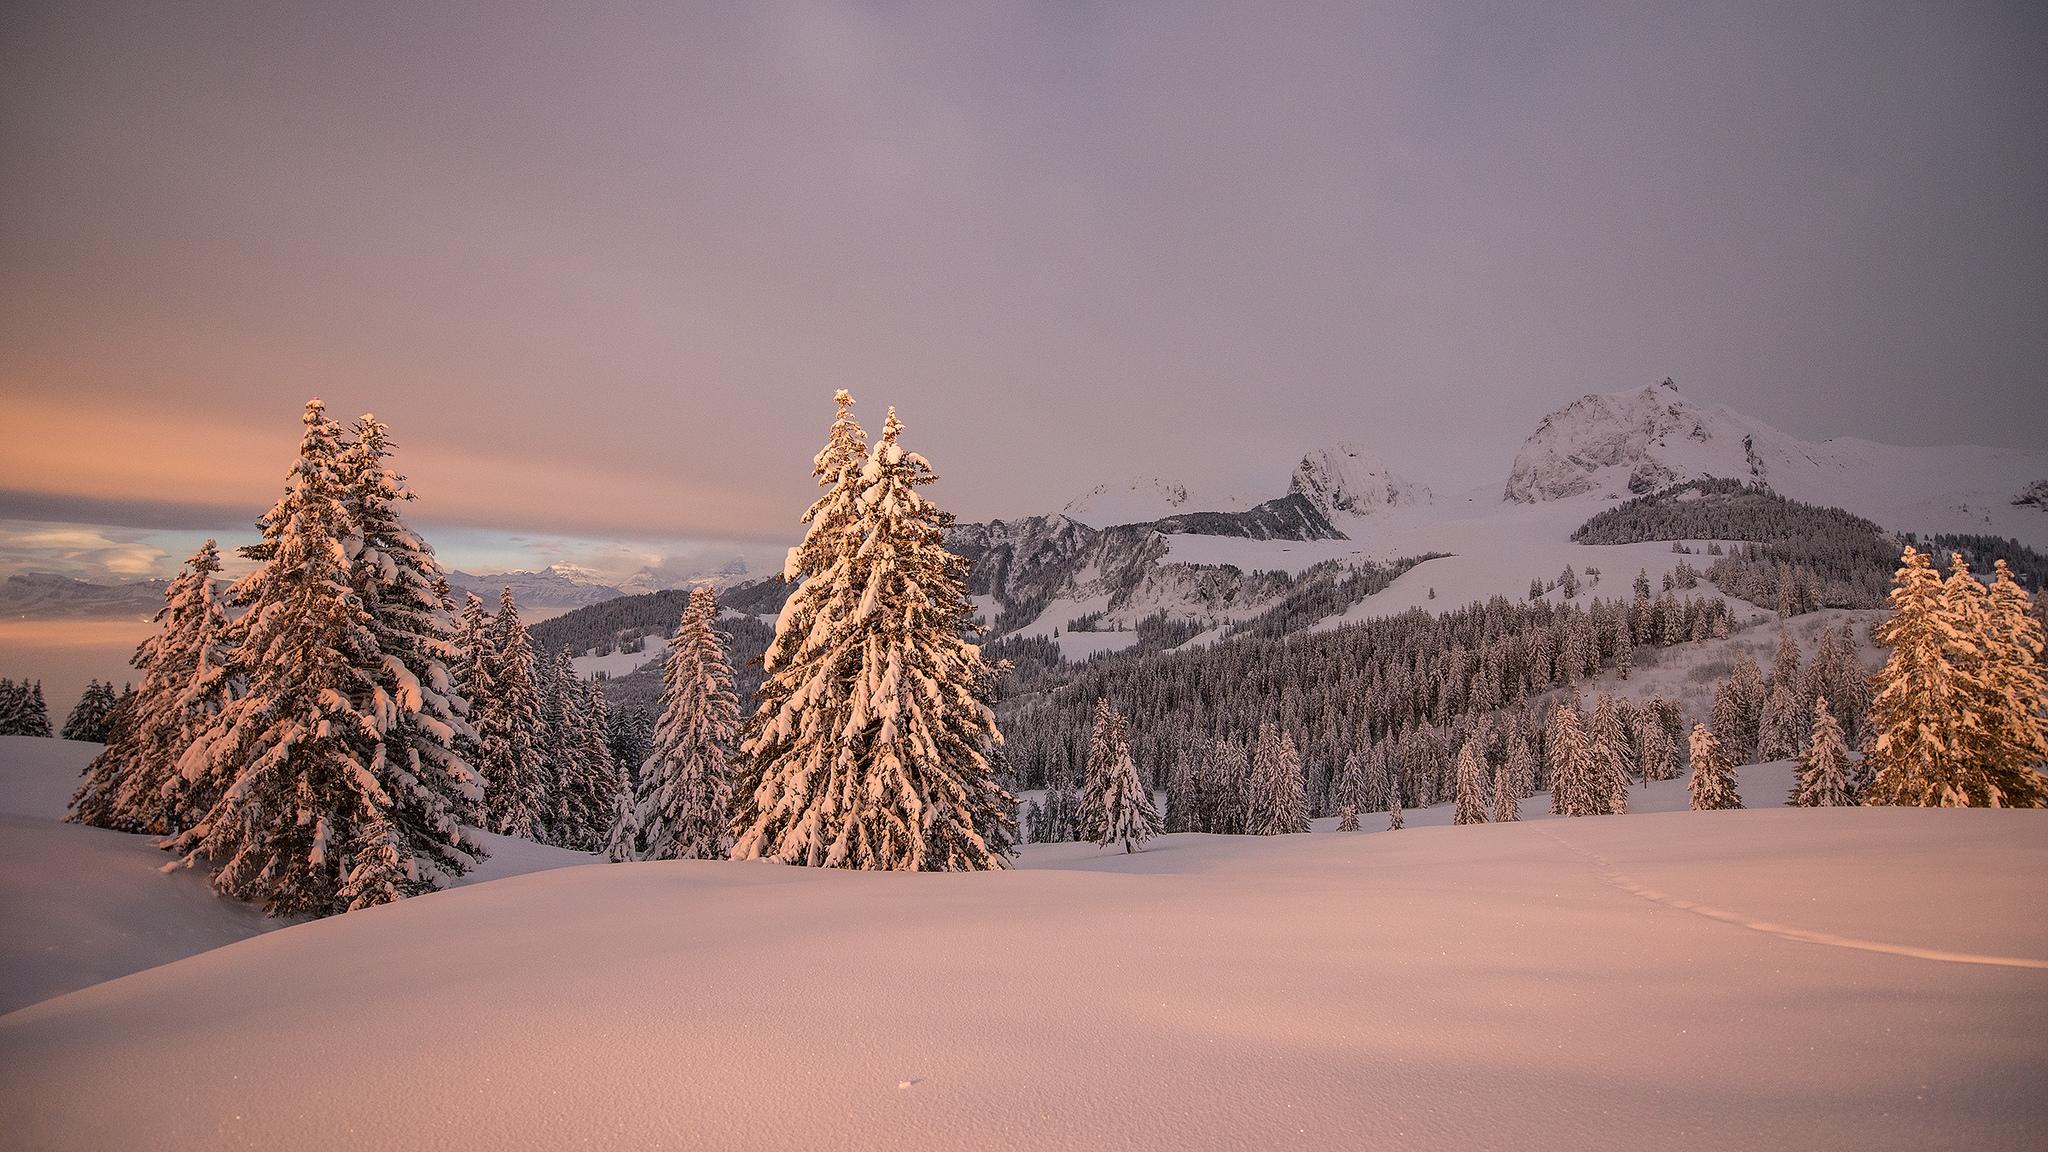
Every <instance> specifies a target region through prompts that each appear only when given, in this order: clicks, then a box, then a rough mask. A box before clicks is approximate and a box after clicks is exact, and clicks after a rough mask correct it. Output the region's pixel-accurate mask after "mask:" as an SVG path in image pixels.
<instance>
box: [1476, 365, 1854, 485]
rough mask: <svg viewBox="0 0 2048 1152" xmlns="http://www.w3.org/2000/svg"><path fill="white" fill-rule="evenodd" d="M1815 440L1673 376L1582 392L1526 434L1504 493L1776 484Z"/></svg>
mask: <svg viewBox="0 0 2048 1152" xmlns="http://www.w3.org/2000/svg"><path fill="white" fill-rule="evenodd" d="M1815 458H1816V453H1815V452H1814V450H1813V446H1812V445H1808V444H1806V443H1804V442H1802V441H1799V440H1795V439H1793V438H1792V437H1790V436H1787V435H1785V434H1784V433H1782V432H1779V431H1777V430H1776V429H1774V428H1771V427H1770V426H1768V425H1766V424H1763V423H1761V422H1759V421H1756V420H1751V419H1749V418H1748V417H1746V416H1742V415H1739V414H1737V413H1734V412H1730V411H1729V410H1727V409H1726V408H1720V407H1715V408H1711V409H1709V408H1701V407H1699V406H1697V405H1694V404H1693V403H1691V402H1690V401H1688V400H1686V399H1685V398H1684V397H1682V396H1680V395H1679V394H1678V386H1677V385H1676V384H1674V383H1672V382H1671V381H1670V380H1665V381H1663V382H1662V383H1659V384H1652V385H1650V386H1648V387H1646V388H1638V389H1635V390H1632V391H1628V392H1612V393H1606V394H1596V395H1589V396H1584V397H1581V398H1579V399H1577V400H1574V401H1572V402H1571V403H1570V404H1567V405H1565V406H1564V407H1563V408H1561V409H1559V410H1557V411H1556V412H1553V413H1551V414H1550V415H1548V416H1545V417H1544V418H1543V422H1542V423H1541V424H1539V425H1537V427H1536V431H1535V432H1534V433H1533V434H1532V435H1530V437H1529V438H1528V439H1527V440H1525V441H1523V443H1522V448H1521V451H1519V452H1517V453H1516V454H1515V462H1514V466H1513V469H1512V471H1511V472H1510V473H1509V475H1508V483H1507V491H1506V493H1505V495H1506V498H1507V499H1509V500H1513V501H1516V502H1518V503H1525V504H1527V503H1535V502H1536V501H1539V500H1559V499H1564V498H1566V497H1570V496H1579V495H1584V494H1588V493H1593V494H1597V495H1602V496H1611V497H1621V496H1630V495H1641V494H1643V493H1645V492H1652V491H1655V490H1656V489H1659V488H1663V487H1665V486H1667V485H1670V484H1675V483H1677V482H1679V481H1682V480H1693V479H1698V478H1700V477H1704V476H1719V477H1723V478H1731V479H1738V480H1754V481H1759V482H1762V483H1771V482H1772V481H1773V479H1774V477H1775V476H1776V474H1777V473H1778V472H1780V471H1785V470H1788V469H1793V468H1796V467H1797V466H1798V464H1799V463H1800V462H1801V461H1804V462H1805V463H1807V464H1811V463H1813V462H1814V461H1815Z"/></svg>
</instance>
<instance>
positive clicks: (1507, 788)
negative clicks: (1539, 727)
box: [1493, 744, 1528, 824]
mask: <svg viewBox="0 0 2048 1152" xmlns="http://www.w3.org/2000/svg"><path fill="white" fill-rule="evenodd" d="M1510 747H1512V745H1511V746H1510ZM1522 747H1523V748H1524V749H1526V748H1527V747H1528V745H1526V744H1524V745H1522ZM1509 756H1510V759H1507V760H1502V761H1501V763H1500V767H1499V768H1496V769H1494V772H1493V822H1494V823H1496V824H1505V823H1508V822H1509V821H1513V820H1520V819H1521V818H1522V802H1521V801H1520V800H1519V799H1517V798H1516V797H1515V778H1514V773H1515V769H1514V766H1513V764H1512V762H1511V758H1512V756H1513V753H1512V752H1510V753H1509Z"/></svg>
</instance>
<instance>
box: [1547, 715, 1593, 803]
mask: <svg viewBox="0 0 2048 1152" xmlns="http://www.w3.org/2000/svg"><path fill="white" fill-rule="evenodd" d="M1549 752H1550V812H1551V815H1553V816H1593V815H1597V814H1599V813H1600V812H1601V811H1603V810H1604V808H1605V804H1604V803H1603V797H1602V790H1601V788H1600V786H1599V783H1598V779H1597V776H1596V774H1595V766H1594V763H1593V749H1592V747H1591V746H1590V744H1589V743H1588V742H1587V740H1586V731H1585V727H1584V725H1583V724H1582V723H1581V722H1580V719H1579V709H1578V704H1577V702H1576V701H1574V700H1571V699H1569V698H1566V699H1560V700H1559V701H1558V702H1557V706H1556V707H1555V708H1553V709H1552V710H1551V714H1550V749H1549Z"/></svg>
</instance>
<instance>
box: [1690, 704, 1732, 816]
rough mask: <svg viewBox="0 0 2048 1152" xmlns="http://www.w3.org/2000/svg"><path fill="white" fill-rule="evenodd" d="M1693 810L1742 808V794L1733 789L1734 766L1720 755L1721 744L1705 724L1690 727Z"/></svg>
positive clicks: (1706, 810)
mask: <svg viewBox="0 0 2048 1152" xmlns="http://www.w3.org/2000/svg"><path fill="white" fill-rule="evenodd" d="M1690 792H1691V796H1692V809H1693V811H1695V812H1712V811H1719V810H1721V809H1727V808H1740V807H1742V793H1741V792H1739V791H1737V790H1736V781H1735V769H1734V768H1732V767H1730V766H1729V764H1728V759H1727V757H1725V756H1723V755H1722V754H1721V743H1720V741H1719V740H1716V739H1715V738H1714V734H1713V733H1712V732H1710V731H1708V730H1707V726H1706V725H1704V724H1695V725H1693V726H1692V784H1691V788H1690Z"/></svg>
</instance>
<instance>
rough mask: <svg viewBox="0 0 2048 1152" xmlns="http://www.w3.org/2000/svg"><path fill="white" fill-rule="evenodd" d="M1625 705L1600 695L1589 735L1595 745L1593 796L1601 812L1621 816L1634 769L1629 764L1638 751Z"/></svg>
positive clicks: (1594, 709)
mask: <svg viewBox="0 0 2048 1152" xmlns="http://www.w3.org/2000/svg"><path fill="white" fill-rule="evenodd" d="M1627 707H1628V704H1627V702H1626V701H1622V700H1618V699H1616V698H1615V697H1613V696H1610V695H1608V694H1606V693H1604V692H1603V693H1601V694H1600V695H1599V696H1598V697H1596V698H1595V699H1594V701H1593V723H1592V730H1591V732H1589V733H1588V735H1589V736H1591V738H1592V741H1593V746H1592V753H1593V793H1594V799H1595V801H1596V802H1597V803H1598V804H1599V806H1600V811H1601V812H1603V813H1605V814H1608V815H1613V816H1619V815H1621V814H1622V813H1624V812H1627V811H1628V785H1629V779H1630V777H1631V776H1632V775H1634V767H1633V765H1631V764H1630V763H1629V760H1630V756H1631V754H1632V753H1633V752H1634V751H1635V741H1634V740H1633V739H1631V738H1630V736H1629V731H1628V720H1627V712H1626V709H1627Z"/></svg>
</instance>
